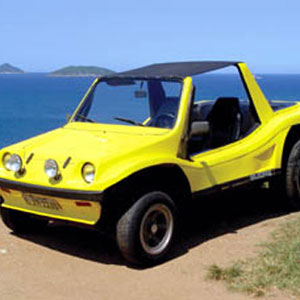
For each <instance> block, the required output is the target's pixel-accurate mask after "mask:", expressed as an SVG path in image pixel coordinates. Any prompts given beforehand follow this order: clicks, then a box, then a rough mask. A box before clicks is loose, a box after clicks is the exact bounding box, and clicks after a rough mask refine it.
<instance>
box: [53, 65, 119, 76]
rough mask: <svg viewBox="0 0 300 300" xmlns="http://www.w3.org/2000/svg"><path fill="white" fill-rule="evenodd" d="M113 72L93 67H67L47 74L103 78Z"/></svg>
mask: <svg viewBox="0 0 300 300" xmlns="http://www.w3.org/2000/svg"><path fill="white" fill-rule="evenodd" d="M112 73H114V71H112V70H109V69H106V68H100V67H95V66H69V67H65V68H62V69H59V70H56V71H54V72H51V73H49V75H50V76H78V77H81V76H105V75H109V74H112Z"/></svg>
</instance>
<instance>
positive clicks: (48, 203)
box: [22, 193, 63, 210]
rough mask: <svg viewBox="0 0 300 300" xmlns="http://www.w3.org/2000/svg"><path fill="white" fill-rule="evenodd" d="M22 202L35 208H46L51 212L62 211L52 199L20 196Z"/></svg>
mask: <svg viewBox="0 0 300 300" xmlns="http://www.w3.org/2000/svg"><path fill="white" fill-rule="evenodd" d="M22 196H23V199H24V201H25V202H26V203H27V204H28V205H30V206H35V207H42V208H48V209H53V210H62V209H63V208H62V206H61V205H60V204H59V202H58V201H56V200H55V199H53V198H47V197H41V196H37V195H32V194H27V193H23V194H22Z"/></svg>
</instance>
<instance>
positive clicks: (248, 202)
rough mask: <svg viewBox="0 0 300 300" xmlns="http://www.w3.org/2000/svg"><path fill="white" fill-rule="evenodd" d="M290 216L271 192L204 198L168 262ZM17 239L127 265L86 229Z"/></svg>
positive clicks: (55, 228) (108, 242)
mask: <svg viewBox="0 0 300 300" xmlns="http://www.w3.org/2000/svg"><path fill="white" fill-rule="evenodd" d="M288 213H290V211H289V210H288V209H286V205H284V204H283V201H280V199H276V195H274V194H272V193H271V192H270V191H268V190H259V191H245V190H244V191H236V192H231V193H223V194H222V195H220V194H219V195H218V196H217V197H203V198H201V199H200V200H198V201H197V202H195V203H194V204H193V205H192V206H191V207H190V210H189V212H188V213H187V215H186V218H185V220H184V221H183V222H182V223H184V224H183V226H182V230H181V234H180V239H179V240H178V241H177V242H176V244H175V246H174V247H173V250H172V251H171V253H170V256H169V260H173V259H175V258H177V257H179V256H182V255H184V254H186V253H187V252H188V251H189V249H191V248H193V247H196V246H198V245H200V244H202V243H205V242H206V241H208V240H211V239H214V238H216V237H218V236H221V235H223V234H226V233H234V232H236V231H237V230H238V229H240V228H243V227H246V226H249V225H252V224H256V223H259V222H261V221H264V220H267V219H272V218H275V217H279V216H282V215H285V214H288ZM18 237H19V238H23V239H26V240H28V241H31V242H33V243H36V244H39V245H42V246H45V247H48V248H51V249H53V250H55V251H60V252H63V253H65V254H67V255H72V256H76V257H80V258H83V259H87V260H90V261H94V262H97V263H103V264H115V265H127V263H126V261H125V260H124V259H123V258H122V256H121V254H120V252H119V251H118V248H117V246H116V244H115V242H114V240H112V239H110V238H108V237H106V236H103V235H100V234H98V233H97V232H93V231H90V230H87V229H80V228H74V227H69V226H63V225H57V224H52V225H50V226H49V227H48V228H47V230H46V231H44V232H42V233H40V234H35V235H19V236H18ZM129 267H131V268H135V267H134V266H129Z"/></svg>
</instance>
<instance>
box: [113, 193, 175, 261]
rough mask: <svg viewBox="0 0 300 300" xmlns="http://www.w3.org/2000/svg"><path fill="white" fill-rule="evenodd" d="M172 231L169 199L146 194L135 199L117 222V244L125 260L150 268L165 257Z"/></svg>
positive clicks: (173, 212) (170, 242)
mask: <svg viewBox="0 0 300 300" xmlns="http://www.w3.org/2000/svg"><path fill="white" fill-rule="evenodd" d="M175 228H176V216H175V205H174V203H173V201H172V199H171V198H170V197H169V196H168V195H167V194H165V193H162V192H158V191H155V192H150V193H147V194H145V195H144V196H142V197H141V198H140V199H138V201H137V202H136V203H135V204H134V205H133V206H132V207H130V208H129V210H128V211H127V212H125V214H124V215H123V216H122V217H121V218H120V220H119V221H118V224H117V243H118V246H119V248H120V250H121V252H122V254H123V256H124V257H125V258H126V259H127V260H128V261H130V262H132V263H136V264H146V265H153V264H156V263H158V262H161V261H162V260H164V259H165V258H166V256H167V253H168V251H169V249H170V247H171V245H172V242H173V240H174V233H175Z"/></svg>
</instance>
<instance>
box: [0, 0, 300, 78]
mask: <svg viewBox="0 0 300 300" xmlns="http://www.w3.org/2000/svg"><path fill="white" fill-rule="evenodd" d="M299 13H300V1H299V0H285V1H284V0H281V1H277V0H272V1H270V0H251V1H249V0H248V1H245V0H244V1H242V0H239V1H236V0H204V1H203V0H195V1H194V0H193V1H191V0H184V1H177V0H115V1H113V0H109V1H107V0H106V1H102V0H51V1H41V0H15V1H7V0H0V64H2V63H6V62H8V63H11V64H13V65H15V66H17V67H20V68H22V69H24V70H25V71H30V72H47V71H53V70H56V69H58V68H61V67H64V66H68V65H96V66H101V67H107V68H110V69H112V70H115V71H123V70H126V69H130V68H136V67H140V66H143V65H147V64H151V63H158V62H171V61H187V60H188V61H192V60H235V61H245V62H246V63H247V64H248V66H249V67H250V69H251V70H252V71H253V72H255V73H300V38H299V35H300V19H299Z"/></svg>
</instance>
